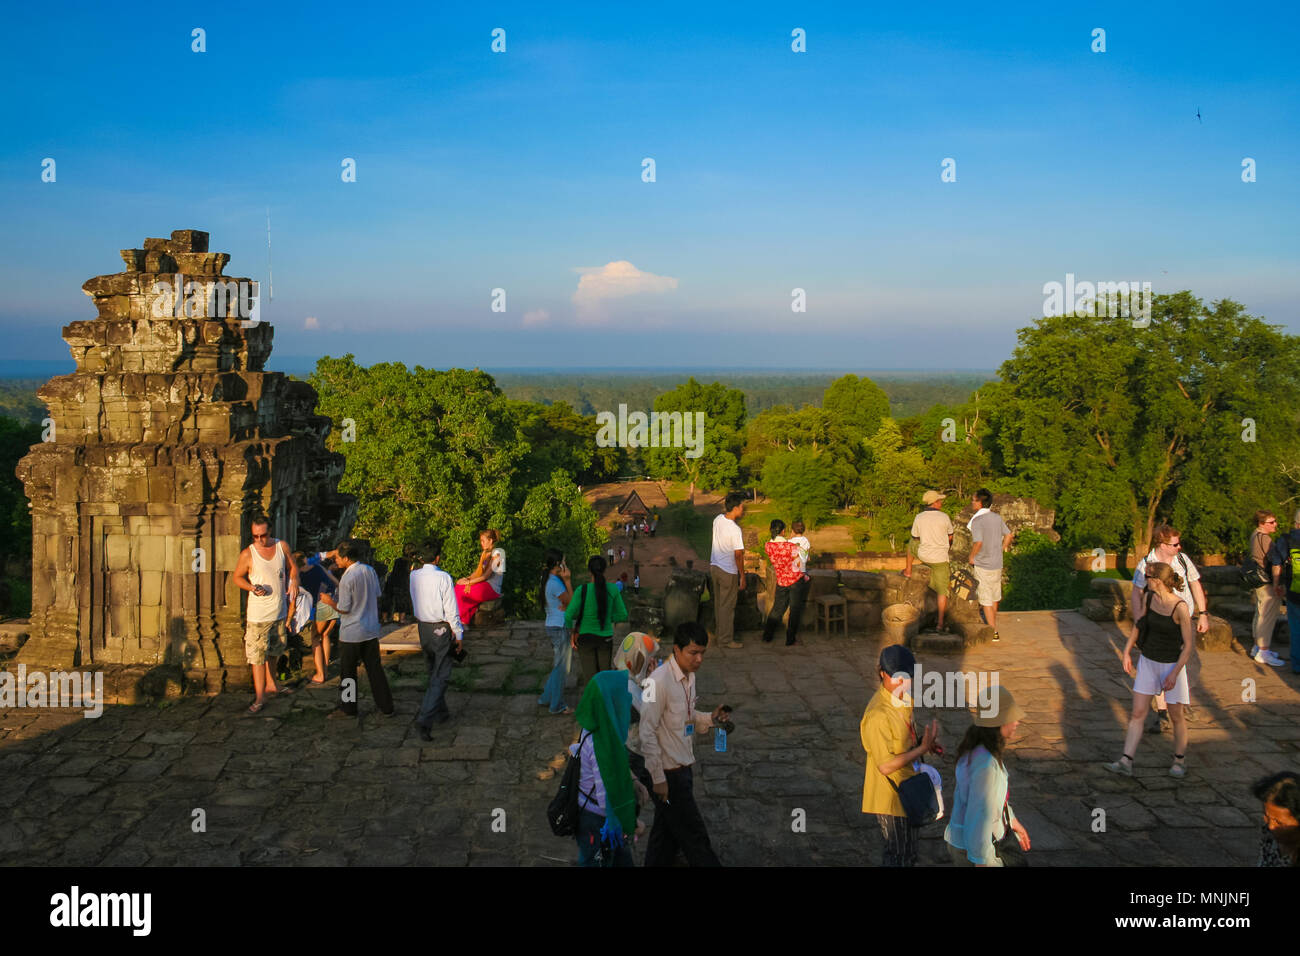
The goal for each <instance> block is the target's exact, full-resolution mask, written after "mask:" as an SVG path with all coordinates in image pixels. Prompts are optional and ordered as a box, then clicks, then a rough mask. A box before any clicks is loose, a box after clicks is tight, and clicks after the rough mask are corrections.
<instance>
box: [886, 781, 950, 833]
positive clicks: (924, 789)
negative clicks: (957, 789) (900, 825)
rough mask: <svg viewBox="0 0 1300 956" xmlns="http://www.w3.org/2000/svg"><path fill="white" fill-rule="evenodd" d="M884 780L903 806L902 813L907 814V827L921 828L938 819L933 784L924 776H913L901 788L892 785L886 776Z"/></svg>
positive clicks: (937, 803) (936, 800) (937, 804)
mask: <svg viewBox="0 0 1300 956" xmlns="http://www.w3.org/2000/svg"><path fill="white" fill-rule="evenodd" d="M885 779H886V780H888V781H889V785H890V786H891V787H893V788H894V792H895V793H897V794H898V799H899V802H900V803H902V804H903V812H904V813H905V814H907V823H908V825H909V826H914V827H923V826H925V825H926V824H927V823H933V822H934V821H935V820H937V819H939V797H938V795H937V794H936V793H935V792H934V784H933V783H931V782H930V778H929V777H928V776H927V775H926V774H923V773H918V774H914V775H912V776H910V777H908V778H907V779H906V780H904V781H903V785H902V786H899V785H898V784H896V783H894V781H893V780H892V779H891V778H890V777H889V776H888V775H886V776H885Z"/></svg>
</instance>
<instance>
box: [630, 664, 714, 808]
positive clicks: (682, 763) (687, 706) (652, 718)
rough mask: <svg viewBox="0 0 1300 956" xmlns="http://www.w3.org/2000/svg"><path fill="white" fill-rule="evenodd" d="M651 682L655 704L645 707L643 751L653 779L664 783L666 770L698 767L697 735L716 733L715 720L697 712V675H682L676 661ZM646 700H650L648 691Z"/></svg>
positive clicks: (650, 702) (663, 668) (659, 669)
mask: <svg viewBox="0 0 1300 956" xmlns="http://www.w3.org/2000/svg"><path fill="white" fill-rule="evenodd" d="M650 679H651V680H652V681H654V700H653V701H651V700H645V701H643V702H642V704H641V750H642V752H643V753H644V755H645V766H646V770H648V771H649V772H650V779H651V780H653V781H654V782H655V783H663V782H664V781H665V780H666V779H667V778H666V777H665V776H664V771H665V770H676V769H677V768H679V767H688V766H690V765H691V764H693V763H695V734H698V733H700V732H701V731H705V730H710V729H712V727H713V718H712V717H711V716H710V715H709V714H707V713H703V712H701V711H698V710H696V709H695V703H696V700H695V675H694V674H684V673H682V669H681V668H680V667H678V666H677V659H676V658H675V657H669V658H668V660H667V661H665V662H664V663H663V664H661V665H660V666H659V668H658V669H657V670H656V671H655V672H654V673H653V674H651V675H650ZM645 696H646V697H649V696H650V693H649V691H648V690H647V691H646V693H645ZM689 724H694V733H692V734H689V735H688V734H687V733H686V728H687V725H689Z"/></svg>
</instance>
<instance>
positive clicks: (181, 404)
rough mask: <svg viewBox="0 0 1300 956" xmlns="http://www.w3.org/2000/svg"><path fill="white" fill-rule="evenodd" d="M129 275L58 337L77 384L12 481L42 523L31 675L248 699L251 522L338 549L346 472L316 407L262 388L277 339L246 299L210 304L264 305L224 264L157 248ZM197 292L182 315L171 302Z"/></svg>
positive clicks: (195, 252)
mask: <svg viewBox="0 0 1300 956" xmlns="http://www.w3.org/2000/svg"><path fill="white" fill-rule="evenodd" d="M122 258H123V260H124V261H125V262H126V264H127V270H126V271H124V272H119V273H116V274H113V275H103V276H97V277H95V278H93V279H90V280H89V281H87V282H86V283H85V285H83V286H82V289H83V291H84V292H85V293H86V294H87V295H88V296H90V297H91V298H92V299H93V300H94V302H95V306H96V308H97V309H98V313H99V314H98V317H97V318H95V319H92V320H88V321H80V322H73V323H71V324H70V325H68V326H66V327H65V328H64V330H63V337H64V339H65V340H66V341H67V343H68V345H69V347H70V348H71V351H72V357H73V359H74V360H75V361H76V363H77V370H76V371H75V372H73V373H72V374H70V375H63V376H60V377H58V378H54V379H52V380H50V381H49V382H47V383H46V384H45V385H44V386H42V387H41V389H40V390H39V392H38V394H39V396H40V398H41V399H42V400H43V401H44V402H45V403H46V405H47V406H48V407H49V410H50V418H51V419H53V422H54V429H53V434H52V435H50V438H51V439H52V440H50V441H47V442H43V443H42V444H39V445H35V446H33V447H32V449H31V451H30V452H29V453H28V455H27V456H26V457H25V458H23V459H22V461H20V462H19V464H18V469H17V473H18V477H19V478H20V479H21V480H22V482H23V484H24V486H25V488H26V492H27V496H28V498H29V499H30V501H31V510H32V621H31V638H30V640H29V641H28V643H27V644H26V646H25V647H24V649H23V652H22V659H23V660H24V661H25V662H27V663H29V664H37V665H46V666H51V667H72V666H77V667H85V666H90V665H97V664H106V665H121V664H130V665H171V666H175V667H179V668H180V669H181V670H182V672H189V673H190V674H191V675H192V676H193V678H194V679H196V680H200V679H201V680H204V681H206V682H207V683H208V684H209V685H211V683H212V682H213V681H214V680H215V681H218V682H220V683H221V684H224V682H225V681H226V679H227V677H228V676H234V677H235V678H236V679H238V680H241V682H242V680H246V679H247V678H246V675H247V668H246V667H245V666H244V656H243V643H242V628H241V623H240V622H241V616H242V610H241V601H242V597H243V592H241V591H240V590H239V589H238V588H236V587H235V585H234V583H233V581H232V576H233V572H234V568H235V562H236V561H237V559H238V556H239V552H240V550H241V549H242V548H244V547H246V546H247V545H248V543H249V541H250V540H251V539H250V537H249V528H248V522H249V518H250V517H251V516H252V515H253V514H254V513H255V512H259V511H265V512H266V513H267V514H268V515H269V516H270V517H271V519H272V529H271V533H272V534H273V535H274V536H275V537H277V538H283V539H285V540H287V541H288V542H289V544H290V546H291V547H301V548H305V549H314V548H317V547H321V546H325V545H332V544H333V543H335V542H336V541H337V540H338V539H339V538H340V537H342V535H343V534H344V533H345V532H346V530H347V529H348V528H350V527H351V524H352V521H353V519H354V517H355V513H356V503H355V500H354V499H352V497H351V496H349V495H341V494H339V492H338V490H337V488H338V480H339V478H340V477H341V476H342V474H343V466H344V459H343V456H341V455H338V454H335V453H332V452H329V451H327V450H326V448H325V445H324V438H325V436H326V434H327V433H328V431H329V428H330V422H329V420H328V419H327V418H325V417H323V416H320V415H316V414H315V413H314V412H315V406H316V393H315V390H314V389H312V388H311V387H310V386H309V385H307V384H305V383H302V382H294V381H291V380H290V379H288V378H287V377H286V376H284V375H283V374H281V373H279V372H265V371H263V370H262V368H263V365H264V363H265V362H266V359H267V357H268V356H269V355H270V352H271V339H272V334H273V330H272V328H271V326H270V325H269V324H268V323H265V322H250V321H243V320H242V319H241V312H240V304H239V303H240V299H239V295H238V294H237V293H236V294H235V295H233V296H229V295H228V296H226V297H225V299H224V301H222V300H221V299H218V298H216V297H215V296H214V297H212V298H209V297H207V296H206V295H205V294H204V292H205V291H206V290H205V289H204V285H205V284H206V283H233V284H234V285H229V286H226V287H225V288H226V289H227V290H229V289H232V288H233V289H240V288H243V289H246V290H248V289H251V290H253V291H254V292H255V290H256V284H255V283H251V282H250V280H247V279H238V278H228V277H225V276H223V275H222V270H223V269H224V267H225V265H226V263H227V261H228V260H229V258H230V257H229V256H228V255H226V254H225V253H210V252H208V235H207V233H204V232H199V231H197V230H189V229H187V230H180V231H177V232H173V233H172V236H171V238H170V239H146V240H145V243H144V249H124V250H122ZM191 283H193V285H191ZM187 287H188V288H189V289H190V290H191V291H192V293H193V294H191V295H188V296H185V295H183V296H182V297H181V302H180V306H179V308H177V307H176V306H175V304H174V303H173V301H171V300H172V298H174V297H173V296H171V295H170V294H169V291H168V290H172V289H176V288H180V289H181V290H183V291H184V290H186V289H187ZM200 290H202V291H200ZM247 302H248V299H247V298H246V299H245V305H247ZM178 313H179V314H178ZM246 314H247V313H245V315H246ZM232 668H233V669H232Z"/></svg>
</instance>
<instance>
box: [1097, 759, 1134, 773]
mask: <svg viewBox="0 0 1300 956" xmlns="http://www.w3.org/2000/svg"><path fill="white" fill-rule="evenodd" d="M1103 766H1104V767H1105V768H1106V769H1107V770H1109V771H1110V772H1111V773H1117V774H1119V775H1120V776H1123V777H1131V776H1133V765H1132V764H1128V763H1125V762H1124V761H1122V760H1112V761H1111V762H1110V763H1108V764H1103Z"/></svg>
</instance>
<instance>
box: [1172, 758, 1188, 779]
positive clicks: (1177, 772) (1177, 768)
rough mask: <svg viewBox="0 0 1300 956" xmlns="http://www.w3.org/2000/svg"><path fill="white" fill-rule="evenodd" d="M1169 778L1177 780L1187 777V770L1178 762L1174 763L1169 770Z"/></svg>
mask: <svg viewBox="0 0 1300 956" xmlns="http://www.w3.org/2000/svg"><path fill="white" fill-rule="evenodd" d="M1169 776H1171V777H1179V778H1182V777H1185V776H1187V768H1186V767H1184V766H1183V765H1182V764H1181V763H1179V762H1178V761H1175V762H1174V765H1173V766H1172V767H1170V768H1169Z"/></svg>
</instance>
